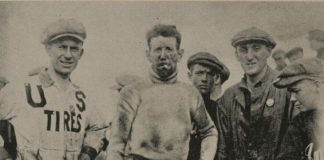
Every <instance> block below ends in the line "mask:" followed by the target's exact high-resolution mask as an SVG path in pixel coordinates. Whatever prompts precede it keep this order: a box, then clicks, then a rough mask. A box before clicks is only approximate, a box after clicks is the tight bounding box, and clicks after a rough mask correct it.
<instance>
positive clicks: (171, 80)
mask: <svg viewBox="0 0 324 160" xmlns="http://www.w3.org/2000/svg"><path fill="white" fill-rule="evenodd" d="M177 75H178V70H176V71H175V72H174V73H173V74H171V75H170V76H169V77H166V78H162V77H160V76H159V75H158V74H157V73H155V72H154V71H153V70H152V69H150V70H149V77H150V80H151V81H152V82H153V83H161V84H172V83H176V81H177Z"/></svg>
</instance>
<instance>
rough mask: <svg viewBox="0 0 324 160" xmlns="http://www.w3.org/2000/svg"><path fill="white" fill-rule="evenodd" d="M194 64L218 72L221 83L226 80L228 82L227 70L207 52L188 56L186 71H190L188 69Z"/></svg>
mask: <svg viewBox="0 0 324 160" xmlns="http://www.w3.org/2000/svg"><path fill="white" fill-rule="evenodd" d="M194 64H202V65H206V66H209V67H211V68H213V69H214V70H216V71H217V72H219V73H220V77H221V83H224V82H225V81H226V80H228V78H229V76H230V71H229V69H228V68H227V67H226V66H225V65H224V64H223V63H222V62H221V61H220V60H218V59H217V58H216V57H215V56H214V55H212V54H210V53H208V52H198V53H196V54H194V55H192V56H190V57H189V59H188V61H187V67H188V69H190V67H191V66H192V65H194Z"/></svg>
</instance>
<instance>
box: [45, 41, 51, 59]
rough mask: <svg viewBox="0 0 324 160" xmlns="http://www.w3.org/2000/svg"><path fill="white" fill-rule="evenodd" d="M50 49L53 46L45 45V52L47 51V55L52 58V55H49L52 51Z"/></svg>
mask: <svg viewBox="0 0 324 160" xmlns="http://www.w3.org/2000/svg"><path fill="white" fill-rule="evenodd" d="M50 48H51V45H50V44H45V50H46V53H47V54H48V55H49V56H51V55H50V54H49V50H50Z"/></svg>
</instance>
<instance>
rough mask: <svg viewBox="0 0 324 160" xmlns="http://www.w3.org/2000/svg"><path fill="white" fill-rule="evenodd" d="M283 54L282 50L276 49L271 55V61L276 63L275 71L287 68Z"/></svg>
mask: <svg viewBox="0 0 324 160" xmlns="http://www.w3.org/2000/svg"><path fill="white" fill-rule="evenodd" d="M285 54H286V53H285V51H284V50H282V49H277V50H275V51H274V52H273V53H272V59H273V60H274V61H275V63H276V68H275V70H277V71H281V70H282V69H284V68H285V67H286V66H287V63H286V61H285V60H286V56H285Z"/></svg>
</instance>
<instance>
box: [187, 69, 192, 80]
mask: <svg viewBox="0 0 324 160" xmlns="http://www.w3.org/2000/svg"><path fill="white" fill-rule="evenodd" d="M187 75H188V78H189V80H191V76H192V73H191V71H188V72H187Z"/></svg>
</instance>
